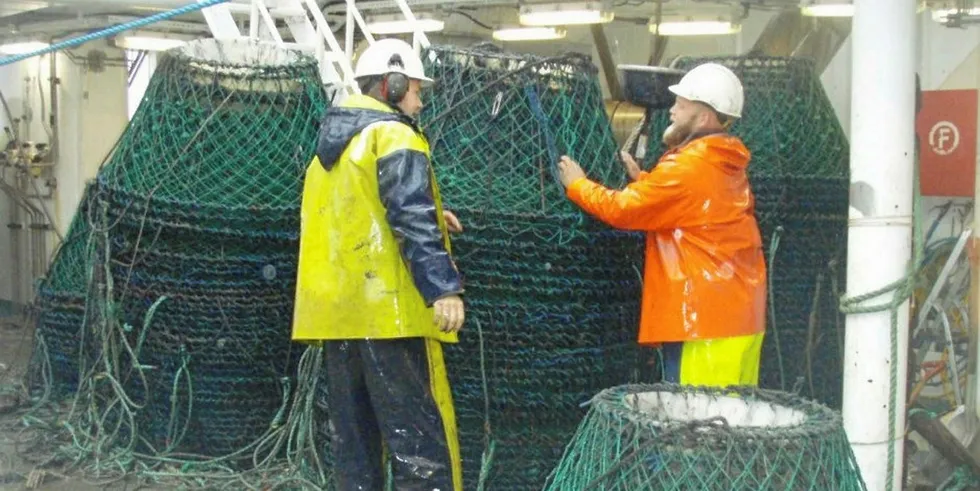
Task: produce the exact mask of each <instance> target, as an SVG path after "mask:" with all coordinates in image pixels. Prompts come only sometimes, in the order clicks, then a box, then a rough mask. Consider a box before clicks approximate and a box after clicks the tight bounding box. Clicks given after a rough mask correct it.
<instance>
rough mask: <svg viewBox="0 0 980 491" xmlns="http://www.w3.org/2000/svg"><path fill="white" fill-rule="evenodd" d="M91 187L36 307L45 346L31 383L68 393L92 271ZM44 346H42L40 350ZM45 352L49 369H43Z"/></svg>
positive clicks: (73, 381) (72, 383) (40, 290)
mask: <svg viewBox="0 0 980 491" xmlns="http://www.w3.org/2000/svg"><path fill="white" fill-rule="evenodd" d="M92 195H93V193H92V187H91V185H86V186H85V190H84V191H83V193H82V199H81V202H80V203H79V205H78V210H77V211H76V212H75V216H74V218H73V219H72V222H71V225H69V226H68V233H67V234H66V235H65V240H64V242H63V243H62V244H61V246H60V247H59V248H58V250H57V252H56V253H55V255H54V258H53V260H52V263H51V267H50V268H49V270H48V272H47V275H45V277H44V278H43V280H42V281H41V283H40V285H39V288H38V289H37V295H36V296H35V299H34V305H35V308H36V310H37V321H36V326H37V329H36V331H35V335H36V336H38V337H39V338H43V339H44V342H45V344H44V346H43V349H39V350H38V351H39V352H38V353H37V354H36V355H37V356H34V357H33V358H34V360H33V362H32V363H31V366H32V368H33V370H31V378H32V380H31V385H32V386H33V387H35V388H42V387H47V388H48V389H50V390H53V391H54V392H55V393H60V394H65V393H70V392H72V391H74V390H75V389H76V388H77V386H78V375H79V374H78V370H79V364H78V356H79V350H78V344H79V343H78V340H79V337H80V336H79V330H80V329H81V328H82V324H83V321H84V319H85V293H86V290H87V289H88V284H87V282H88V277H89V273H90V271H91V267H90V266H91V258H90V250H91V246H92V243H91V242H90V238H91V237H90V235H91V227H90V226H89V215H88V214H89V213H90V211H91V210H92V206H91V205H92ZM42 351H43V352H42ZM43 357H46V358H47V360H48V363H49V365H48V367H49V369H43V370H42V367H44V364H43V363H41V358H43Z"/></svg>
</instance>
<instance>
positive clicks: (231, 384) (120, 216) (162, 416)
mask: <svg viewBox="0 0 980 491" xmlns="http://www.w3.org/2000/svg"><path fill="white" fill-rule="evenodd" d="M327 104H328V101H327V100H326V99H325V96H324V93H323V90H322V88H321V85H320V77H319V73H318V65H317V63H316V62H315V60H313V59H311V58H308V57H304V56H299V55H297V54H295V53H291V52H287V51H284V50H281V49H279V48H275V47H273V46H271V45H265V44H258V43H252V42H248V41H223V42H218V41H215V40H204V41H198V42H195V43H190V44H188V45H187V46H186V47H185V48H181V49H179V50H175V51H170V52H167V53H166V54H165V55H163V56H162V57H161V59H160V62H159V65H158V67H157V69H156V71H155V73H154V76H153V78H152V80H151V83H150V86H149V88H148V89H147V91H146V95H145V97H144V99H143V103H142V104H141V105H140V107H139V109H138V110H137V112H136V114H135V115H134V117H133V120H132V122H131V123H130V125H129V126H128V127H127V129H126V130H125V132H124V134H123V135H122V137H121V138H120V141H119V142H117V146H116V148H115V149H114V151H113V153H112V154H111V157H110V158H109V160H108V161H107V162H106V163H105V165H104V166H103V167H102V168H101V169H100V171H99V173H98V176H97V179H96V183H95V185H94V186H93V187H91V189H90V190H89V192H88V193H87V194H86V199H85V200H84V201H83V205H82V207H81V208H80V212H79V213H78V214H77V215H76V218H75V221H74V224H73V225H72V228H71V232H70V233H69V237H68V239H67V241H66V245H65V246H64V248H63V249H62V250H61V251H60V252H59V254H58V256H57V259H56V260H55V263H54V264H53V265H52V268H51V272H50V275H49V277H48V279H47V280H46V282H45V288H44V289H42V291H50V292H54V293H60V292H70V293H72V294H74V295H76V296H75V297H72V298H73V299H74V300H76V301H77V300H79V299H81V304H80V305H81V308H79V304H72V308H73V310H72V313H73V314H76V315H75V317H72V318H71V319H67V320H65V321H64V322H63V323H58V322H57V321H58V320H59V319H60V318H61V317H64V315H63V314H62V315H61V317H59V316H58V315H55V314H58V313H60V312H62V311H63V310H65V309H64V308H63V307H62V306H61V304H57V303H54V302H53V301H52V300H51V298H54V296H53V294H50V295H47V296H46V297H44V298H42V300H41V302H42V308H41V311H42V315H41V316H40V324H39V329H38V331H37V332H38V341H39V342H38V343H36V346H37V347H38V348H37V349H36V351H37V352H38V353H37V355H38V356H35V370H34V372H35V373H42V374H43V373H51V374H52V375H54V374H57V375H55V378H56V379H60V382H62V383H63V384H64V385H65V386H70V385H71V383H73V382H78V383H77V392H76V393H75V394H74V398H73V400H72V401H71V410H70V412H69V414H68V415H67V416H65V417H64V418H63V419H62V420H61V421H60V422H58V423H57V425H55V426H57V427H56V428H49V429H59V430H67V433H68V434H69V436H70V438H69V441H71V442H73V444H63V445H62V446H61V448H60V449H58V450H57V451H56V456H53V457H52V458H50V459H48V460H47V462H48V463H51V462H54V461H57V460H58V458H57V457H58V456H61V457H63V456H65V455H66V454H67V455H68V456H70V457H71V458H73V459H76V463H78V462H82V461H84V462H85V463H86V465H87V467H86V468H85V469H84V470H85V471H86V472H87V473H88V474H90V475H93V474H94V475H100V474H101V475H102V476H103V477H104V476H105V474H106V473H108V474H112V475H115V474H118V473H123V474H125V473H128V472H133V471H136V472H138V473H142V474H141V475H142V476H144V477H147V476H149V477H151V478H153V479H163V478H173V479H189V480H191V481H193V480H195V479H197V480H200V479H204V478H205V477H207V476H211V477H214V476H219V475H220V477H222V478H224V479H225V484H228V481H229V480H230V481H231V482H233V483H234V484H231V487H232V488H238V489H241V486H243V482H244V481H243V480H244V479H245V478H244V477H243V476H245V474H242V473H239V472H237V471H233V470H232V467H231V466H237V465H238V464H241V463H243V462H242V461H244V460H245V459H248V458H251V459H252V462H251V463H250V465H246V466H245V467H248V468H250V469H252V471H256V470H258V471H264V472H265V474H262V475H261V476H262V477H261V478H260V477H255V476H256V474H254V473H253V475H252V476H251V479H252V480H259V481H261V480H262V479H267V478H268V479H273V480H276V482H279V481H281V480H283V479H287V478H291V477H289V476H288V475H287V474H288V473H287V472H286V471H283V470H278V471H276V472H270V467H269V465H271V464H270V463H271V462H273V460H274V459H273V457H275V458H278V457H282V456H283V454H282V451H283V450H289V451H292V452H293V453H291V454H290V456H293V455H295V454H296V453H295V451H296V449H297V448H299V447H303V446H304V445H306V444H310V443H311V442H310V440H309V439H308V438H307V439H306V440H305V443H304V437H299V436H298V435H300V434H303V435H306V434H307V433H310V432H311V431H312V422H310V421H309V418H308V417H307V415H308V414H309V413H310V412H311V411H310V410H309V406H310V404H311V402H310V400H309V398H308V396H309V394H312V392H313V390H314V388H315V383H316V377H315V372H314V371H312V369H310V368H309V367H311V366H314V365H317V363H318V362H315V361H313V360H307V361H306V362H305V365H304V366H305V367H306V368H303V366H298V365H299V364H300V362H301V355H302V353H301V351H300V350H299V348H297V347H295V346H293V345H292V344H291V342H290V322H291V317H292V304H293V295H294V284H295V276H296V254H297V251H298V242H297V241H298V231H299V202H300V185H301V182H302V177H303V173H304V171H305V168H306V166H307V164H308V163H309V161H310V159H311V156H312V154H313V151H314V146H315V143H316V135H317V132H318V129H319V119H320V116H321V114H322V112H323V110H324V109H325V107H326V106H327ZM86 298H87V300H85V299H86ZM44 346H47V350H46V353H45V352H42V350H41V348H42V347H44ZM310 353H318V350H315V349H311V350H310ZM45 355H46V356H45ZM309 356H313V355H309ZM309 356H305V357H304V358H309ZM47 360H50V365H49V366H48V367H45V364H46V363H47ZM63 360H69V361H63ZM72 363H74V365H72ZM51 367H53V368H54V370H52V369H51ZM62 367H65V368H72V369H74V373H76V374H77V373H81V376H80V377H78V378H76V379H73V378H72V372H70V371H68V370H67V369H66V370H64V371H62ZM298 370H299V371H300V372H302V374H303V376H304V377H305V378H304V379H303V380H298V381H297V380H296V378H297V377H298V373H297V371H298ZM58 381H59V380H55V382H58ZM297 385H299V386H301V387H297ZM290 402H292V405H291V404H290ZM300 409H304V411H300ZM300 413H302V414H300ZM36 422H37V421H35V423H36ZM287 439H288V440H289V443H288V444H287V443H286V440H287ZM304 448H307V449H308V448H311V447H309V446H308V445H307V446H306V447H304ZM93 461H94V463H93ZM290 463H292V461H290ZM316 465H319V464H316ZM205 469H206V470H207V472H205ZM291 470H297V468H296V466H292V467H291ZM195 471H197V472H195ZM324 472H325V471H324V470H323V469H320V475H321V478H322V476H323V474H324ZM269 476H273V477H269ZM283 476H285V477H283Z"/></svg>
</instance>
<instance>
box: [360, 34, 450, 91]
mask: <svg viewBox="0 0 980 491" xmlns="http://www.w3.org/2000/svg"><path fill="white" fill-rule="evenodd" d="M386 73H403V74H405V76H407V77H408V78H410V79H414V80H419V81H422V82H432V79H431V78H429V77H426V76H425V69H424V68H422V59H421V58H419V55H418V54H417V53H415V50H414V49H412V45H410V44H408V43H406V42H405V41H402V40H400V39H392V38H388V39H379V40H377V41H375V42H374V43H373V44H371V45H370V46H368V48H367V49H366V50H364V52H363V53H361V56H360V58H358V59H357V67H355V68H354V78H361V77H370V76H376V75H384V74H386Z"/></svg>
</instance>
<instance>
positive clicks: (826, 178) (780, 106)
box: [647, 57, 850, 407]
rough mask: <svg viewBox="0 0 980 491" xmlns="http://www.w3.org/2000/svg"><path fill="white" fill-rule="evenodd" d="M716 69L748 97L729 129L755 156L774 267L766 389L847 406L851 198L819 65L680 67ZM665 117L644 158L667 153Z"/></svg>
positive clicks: (753, 60)
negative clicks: (734, 78) (842, 303)
mask: <svg viewBox="0 0 980 491" xmlns="http://www.w3.org/2000/svg"><path fill="white" fill-rule="evenodd" d="M705 62H716V63H721V64H723V65H725V66H727V67H729V68H731V69H732V70H733V71H734V72H735V73H736V74H737V75H738V76H739V78H740V79H741V81H742V84H743V86H744V90H745V108H744V110H743V113H742V118H741V119H740V120H738V121H737V122H736V123H735V124H734V125H733V126H732V128H731V133H732V134H734V135H736V136H738V137H740V138H741V139H742V140H743V141H744V142H745V145H746V146H747V147H748V148H749V149H750V150H751V151H752V163H751V164H750V165H749V179H750V182H751V185H752V191H753V193H754V194H755V197H756V217H757V219H758V221H759V227H760V229H761V232H762V236H763V245H764V246H765V247H766V256H767V265H768V268H769V276H770V280H769V290H770V301H769V315H768V319H767V329H768V331H767V335H766V341H765V345H764V347H763V359H762V372H761V374H760V384H761V385H762V386H763V387H767V388H776V389H785V390H789V389H801V390H802V392H803V393H804V394H806V395H808V396H809V397H812V398H815V399H817V400H819V401H820V402H823V403H826V404H828V405H830V406H831V407H840V404H841V390H842V386H841V380H842V376H843V367H842V363H843V358H842V356H843V342H844V339H843V321H842V317H841V314H840V313H839V311H838V302H837V299H838V298H839V297H840V294H842V293H843V292H844V281H845V272H846V265H845V260H846V255H847V203H848V193H849V187H850V185H849V174H848V155H849V149H848V144H847V138H846V136H845V135H844V132H843V130H842V129H841V127H840V123H839V122H838V120H837V116H836V115H835V113H834V109H833V106H831V104H830V100H829V99H828V98H827V95H826V93H825V92H824V90H823V86H822V85H821V83H820V78H819V76H818V74H817V73H816V71H815V70H814V67H813V63H812V62H811V61H810V60H807V59H800V58H776V57H720V58H681V59H679V60H678V61H677V63H676V64H675V66H676V67H677V68H680V69H684V70H689V69H691V68H693V67H695V66H697V65H699V64H701V63H705ZM669 124H670V123H669V116H668V113H667V111H656V112H654V113H653V116H652V118H651V124H650V131H649V140H648V141H649V149H648V152H647V157H648V158H649V159H653V160H654V161H655V160H656V158H657V157H658V156H659V155H660V154H661V153H662V152H663V148H662V144H661V143H660V135H662V134H663V131H664V130H665V129H666V128H667V126H668V125H669Z"/></svg>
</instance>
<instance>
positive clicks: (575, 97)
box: [422, 46, 642, 490]
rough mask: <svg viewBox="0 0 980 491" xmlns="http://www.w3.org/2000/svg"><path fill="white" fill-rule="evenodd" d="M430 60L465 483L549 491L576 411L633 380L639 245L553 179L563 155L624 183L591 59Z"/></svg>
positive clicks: (442, 54)
mask: <svg viewBox="0 0 980 491" xmlns="http://www.w3.org/2000/svg"><path fill="white" fill-rule="evenodd" d="M423 59H424V60H425V61H426V64H427V66H426V70H427V73H429V74H431V76H432V77H433V78H434V79H435V80H437V81H438V86H437V87H436V88H435V90H434V91H433V92H432V93H431V94H427V95H426V96H425V97H424V100H425V101H426V109H425V111H424V113H423V115H422V122H423V123H424V124H425V126H426V129H427V133H428V135H429V137H430V139H431V141H432V143H433V146H434V150H433V151H434V155H433V160H434V165H435V171H436V174H437V176H438V178H439V182H440V186H441V188H442V196H443V197H444V200H445V203H446V207H447V209H450V210H453V211H454V212H456V213H457V215H458V216H459V217H460V219H461V220H462V221H463V223H464V227H466V231H465V233H463V234H460V235H458V236H456V237H454V241H453V250H454V254H455V256H456V258H457V264H458V265H459V268H460V270H461V272H462V273H463V274H464V276H465V278H466V288H467V299H466V301H467V328H466V331H464V333H463V335H461V336H460V343H459V344H458V345H455V346H451V347H449V348H448V349H447V351H446V353H447V354H446V356H447V363H448V370H449V373H450V377H451V382H452V386H453V395H454V398H455V403H456V410H457V414H458V419H459V431H460V442H461V445H462V453H463V459H464V474H465V480H466V482H467V483H468V486H478V485H479V486H481V487H482V486H486V488H487V489H506V490H524V489H540V488H541V485H542V484H543V483H544V480H545V477H546V476H547V474H548V472H549V471H550V470H551V469H552V468H554V465H555V463H556V462H557V461H558V459H559V458H560V456H561V449H562V447H563V446H564V444H565V442H567V440H568V438H569V437H570V436H571V435H572V434H573V433H574V431H575V428H576V426H577V424H578V422H579V421H580V420H581V418H582V416H583V415H584V409H581V405H582V404H583V403H585V402H586V401H588V400H589V399H590V398H591V397H592V396H593V395H594V394H595V393H596V392H598V391H599V390H601V389H602V388H605V387H609V386H611V385H615V384H619V383H622V382H623V381H625V380H631V378H632V377H633V376H634V369H636V365H637V364H636V358H637V357H636V352H635V336H636V328H637V327H636V326H637V323H638V321H637V316H638V313H639V298H640V276H639V271H638V269H637V268H638V267H639V265H640V264H642V240H641V239H642V237H641V236H638V235H632V234H626V233H620V232H616V231H612V230H610V229H609V228H608V227H606V226H604V225H601V224H598V223H596V222H594V221H593V220H591V219H590V218H588V217H587V216H585V215H584V214H583V213H581V212H580V211H579V210H577V209H576V208H575V207H574V206H573V205H571V204H570V203H569V202H568V200H567V199H566V198H565V197H564V193H563V189H562V187H561V185H560V184H559V183H558V182H557V180H556V168H555V166H556V163H557V161H558V158H559V157H560V155H561V154H568V155H570V156H573V157H574V158H576V159H577V160H579V161H580V162H581V163H582V165H583V166H584V167H585V169H586V172H588V174H589V176H590V177H591V178H593V179H596V180H599V181H602V182H605V183H608V184H610V185H612V186H621V185H622V183H623V180H624V173H623V171H622V168H621V167H620V166H619V165H618V164H617V163H616V161H615V157H616V143H615V141H614V140H613V137H612V132H611V129H610V125H609V123H608V120H607V118H606V115H605V112H604V108H603V104H602V96H601V92H600V90H599V85H598V79H597V73H596V69H595V67H594V66H593V65H592V64H591V62H589V61H588V59H587V58H585V57H582V56H579V55H567V56H563V57H556V58H536V57H530V56H518V55H514V54H510V53H504V52H501V51H499V50H496V49H494V48H493V47H489V46H479V47H475V48H472V49H460V48H449V47H433V48H431V49H430V50H429V52H428V53H426V55H425V56H424V57H423ZM490 447H492V448H493V449H494V453H493V454H492V456H491V454H490V452H488V451H487V450H488V449H489V448H490ZM485 452H486V453H485ZM491 457H492V459H491ZM491 461H492V465H488V462H491ZM488 468H489V471H487V469H488Z"/></svg>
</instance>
